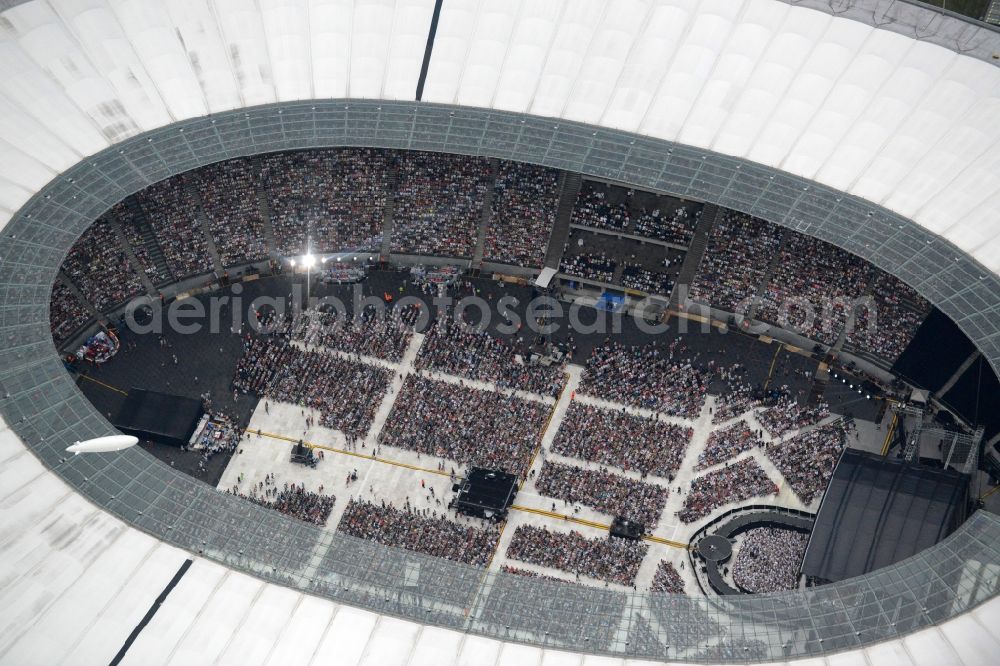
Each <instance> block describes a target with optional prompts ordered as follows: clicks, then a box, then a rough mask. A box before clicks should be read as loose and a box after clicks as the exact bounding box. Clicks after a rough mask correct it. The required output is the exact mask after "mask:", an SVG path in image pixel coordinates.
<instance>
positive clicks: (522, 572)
mask: <svg viewBox="0 0 1000 666" xmlns="http://www.w3.org/2000/svg"><path fill="white" fill-rule="evenodd" d="M500 571H502V572H504V573H506V574H513V575H514V576H524V577H525V578H538V579H540V580H554V581H556V582H557V583H568V582H569V581H566V580H563V579H562V578H556V577H555V576H547V575H545V574H540V573H538V572H537V571H531V570H530V569H521V568H519V567H512V566H509V565H507V564H504V565H501V567H500Z"/></svg>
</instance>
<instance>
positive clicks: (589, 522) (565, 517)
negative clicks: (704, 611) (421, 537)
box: [247, 428, 687, 561]
mask: <svg viewBox="0 0 1000 666" xmlns="http://www.w3.org/2000/svg"><path fill="white" fill-rule="evenodd" d="M247 432H249V433H253V434H255V435H260V436H261V437H267V438H269V439H277V440H280V441H284V442H290V443H292V444H298V443H299V441H301V442H302V444H303V445H305V446H308V447H309V448H311V449H322V450H323V451H330V452H332V453H341V454H344V455H348V456H354V457H355V458H361V459H362V460H373V461H375V462H380V463H383V464H385V465H394V466H396V467H404V468H406V469H412V470H414V471H417V472H427V473H428V474H438V475H440V476H451V474H450V473H448V472H442V471H441V470H439V469H430V468H427V467H419V466H417V465H410V464H408V463H403V462H399V461H396V460H389V459H388V458H379V457H373V456H370V455H365V454H363V453H358V452H357V451H347V450H345V449H338V448H336V447H333V446H326V445H323V444H316V443H315V442H307V441H305V440H304V439H303V440H299V439H296V438H295V437H288V436H287V435H278V434H275V433H273V432H265V431H263V430H253V429H250V428H247ZM510 508H511V509H514V510H516V511H524V512H526V513H534V514H538V515H539V516H545V517H547V518H554V519H557V520H561V521H563V522H570V523H577V524H578V525H586V526H587V527H593V528H595V529H599V530H607V529H611V526H610V525H606V524H604V523H597V522H594V521H592V520H584V519H583V518H574V517H573V516H569V515H566V514H561V513H554V512H552V511H546V510H545V509H534V508H532V507H529V506H520V505H518V504H514V505H512V506H511V507H510ZM504 526H506V523H504ZM502 533H503V529H501V534H502ZM643 539H645V540H646V541H653V542H656V543H662V544H664V545H667V546H672V547H674V548H684V549H686V548H687V545H686V544H683V543H680V542H678V541H670V540H669V539H663V538H661V537H655V536H644V537H643ZM497 543H498V544H499V541H498V542H497ZM495 554H496V553H495V552H494V555H495ZM492 559H493V558H492V556H491V558H490V561H492Z"/></svg>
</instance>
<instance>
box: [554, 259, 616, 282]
mask: <svg viewBox="0 0 1000 666" xmlns="http://www.w3.org/2000/svg"><path fill="white" fill-rule="evenodd" d="M559 272H561V273H565V274H566V275H571V276H574V277H580V278H583V279H585V280H594V281H595V282H607V283H610V282H611V280H612V279H613V278H614V275H615V261H614V260H613V259H612V258H611V257H609V256H608V255H606V254H604V253H603V252H597V253H594V252H584V253H582V254H564V255H563V258H562V261H561V262H560V264H559Z"/></svg>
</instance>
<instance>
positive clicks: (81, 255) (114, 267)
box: [62, 219, 143, 312]
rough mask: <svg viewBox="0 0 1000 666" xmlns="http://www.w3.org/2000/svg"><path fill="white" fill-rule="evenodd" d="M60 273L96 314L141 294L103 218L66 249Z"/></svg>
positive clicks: (120, 247)
mask: <svg viewBox="0 0 1000 666" xmlns="http://www.w3.org/2000/svg"><path fill="white" fill-rule="evenodd" d="M62 268H63V271H64V272H65V273H66V274H67V275H68V276H69V278H70V279H71V280H72V281H73V284H75V285H76V288H77V289H79V290H80V293H81V294H83V296H84V298H86V299H87V300H89V301H90V302H91V303H93V304H94V307H95V308H97V310H98V311H99V312H106V311H108V310H110V309H111V308H112V307H113V306H116V305H119V304H121V303H124V302H125V301H127V300H128V299H130V298H132V297H133V296H136V295H137V294H140V293H143V286H142V282H141V281H140V279H139V275H138V274H137V273H136V272H135V270H133V268H132V264H131V262H129V260H128V257H127V255H126V254H125V250H123V249H122V246H121V243H119V242H118V234H117V233H116V232H115V229H114V227H113V226H112V225H111V223H110V222H108V221H107V220H106V219H100V220H98V221H97V222H94V224H92V225H91V226H90V228H88V229H87V230H86V231H84V232H83V235H82V236H80V238H79V240H77V241H76V243H74V244H73V247H71V248H70V250H69V254H68V255H67V256H66V259H65V260H64V261H63V265H62Z"/></svg>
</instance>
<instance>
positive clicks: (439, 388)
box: [379, 375, 551, 475]
mask: <svg viewBox="0 0 1000 666" xmlns="http://www.w3.org/2000/svg"><path fill="white" fill-rule="evenodd" d="M550 409H551V408H550V407H549V406H548V405H543V404H540V403H537V402H529V401H527V400H521V399H519V398H516V397H514V396H513V395H507V394H506V393H497V392H494V391H487V390H479V389H474V388H470V387H468V386H464V385H461V384H452V383H450V382H439V381H434V380H431V379H427V378H425V377H421V376H413V375H411V376H409V377H407V378H406V382H405V383H404V384H403V388H402V390H401V391H400V393H399V395H398V396H397V397H396V402H395V403H394V405H393V408H392V412H391V413H390V414H389V418H388V420H387V421H386V423H385V426H384V427H383V428H382V432H381V434H380V435H379V445H386V446H393V447H396V448H399V449H406V450H409V451H416V452H417V453H422V454H427V455H433V456H439V457H441V458H447V459H449V460H454V461H456V462H459V463H462V464H472V465H479V466H481V467H487V468H489V469H503V470H506V471H508V472H511V473H513V474H518V475H520V474H523V473H525V472H526V471H527V469H528V466H529V465H530V464H531V456H532V454H533V452H534V451H535V449H537V448H538V445H539V438H540V437H541V434H542V429H543V428H544V427H545V422H546V419H547V418H548V415H549V411H550Z"/></svg>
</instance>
